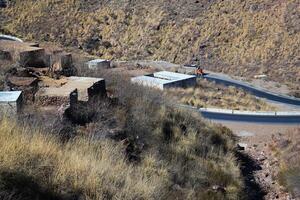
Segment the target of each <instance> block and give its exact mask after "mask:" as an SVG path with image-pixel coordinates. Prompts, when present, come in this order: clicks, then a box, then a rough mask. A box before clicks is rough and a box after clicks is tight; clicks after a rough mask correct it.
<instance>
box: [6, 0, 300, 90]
mask: <svg viewBox="0 0 300 200" xmlns="http://www.w3.org/2000/svg"><path fill="white" fill-rule="evenodd" d="M299 8H300V5H299V2H298V1H297V0H289V1H277V0H276V1H275V0H271V1H270V0H249V1H244V0H239V1H238V2H236V1H234V2H233V1H230V0H225V1H222V0H217V1H206V0H200V1H195V0H179V1H175V0H168V1H163V0H146V1H139V0H135V1H129V0H123V1H118V0H110V1H109V0H102V1H96V0H89V1H82V0H63V1H58V0H48V1H41V0H38V1H33V0H22V1H21V0H15V1H12V3H11V4H10V6H9V8H7V9H4V12H2V14H1V15H2V18H4V19H3V23H2V24H1V29H2V31H4V32H8V33H12V34H17V35H22V36H25V37H27V38H28V39H35V40H42V41H45V40H46V41H52V42H59V43H61V44H63V45H66V46H74V47H78V48H82V49H84V50H85V51H87V52H89V53H92V54H95V55H98V56H101V57H105V58H109V59H164V60H168V61H171V62H175V63H189V62H195V63H200V64H202V65H204V66H205V67H206V68H209V69H214V70H217V71H224V72H227V73H233V74H236V75H243V76H250V75H251V76H252V75H253V74H258V73H266V74H269V75H270V76H271V77H272V79H273V80H275V79H276V80H279V81H282V82H285V83H289V84H290V86H295V85H299V83H300V78H299V77H300V70H299V68H300V61H299V59H300V57H299V55H300V48H299V46H300V26H299V24H300V13H299ZM286 80H288V81H286ZM296 89H297V88H296ZM298 89H299V88H298Z"/></svg>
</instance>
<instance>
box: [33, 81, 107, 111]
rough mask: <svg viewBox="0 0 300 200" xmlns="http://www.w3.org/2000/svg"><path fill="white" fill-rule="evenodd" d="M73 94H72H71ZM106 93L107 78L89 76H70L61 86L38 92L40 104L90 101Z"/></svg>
mask: <svg viewBox="0 0 300 200" xmlns="http://www.w3.org/2000/svg"><path fill="white" fill-rule="evenodd" d="M71 94H72V95H71ZM105 95H106V86H105V80H104V79H101V78H89V77H75V76H72V77H68V78H67V82H66V83H65V84H64V85H62V86H61V87H45V88H41V89H40V90H39V91H38V92H37V93H36V100H37V102H38V103H39V104H40V105H62V104H70V102H76V100H75V99H74V96H76V98H77V101H85V102H87V101H89V100H91V99H92V98H94V97H97V96H105Z"/></svg>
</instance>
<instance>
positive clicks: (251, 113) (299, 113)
mask: <svg viewBox="0 0 300 200" xmlns="http://www.w3.org/2000/svg"><path fill="white" fill-rule="evenodd" d="M199 111H200V112H210V113H220V114H230V115H249V116H279V117H280V116H299V117H300V111H290V112H286V111H241V110H229V109H218V108H200V109H199Z"/></svg>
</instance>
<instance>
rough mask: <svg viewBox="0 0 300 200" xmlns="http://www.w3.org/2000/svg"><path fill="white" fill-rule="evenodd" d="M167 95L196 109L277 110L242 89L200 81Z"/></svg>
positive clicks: (168, 91)
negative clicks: (193, 85)
mask: <svg viewBox="0 0 300 200" xmlns="http://www.w3.org/2000/svg"><path fill="white" fill-rule="evenodd" d="M165 93H166V95H168V96H169V97H171V98H173V99H174V100H175V101H179V102H180V103H183V104H187V105H191V106H195V107H198V108H200V107H217V108H226V109H234V110H253V111H256V110H264V111H268V110H275V108H274V107H272V106H270V105H268V104H267V103H266V102H264V101H263V100H259V99H257V98H255V97H254V96H252V95H250V94H248V93H247V92H245V91H244V90H242V89H237V88H235V87H228V88H227V87H225V86H222V85H217V84H215V83H212V82H209V81H207V80H200V81H198V83H197V85H196V86H195V87H190V88H175V89H169V90H167V91H166V92H165Z"/></svg>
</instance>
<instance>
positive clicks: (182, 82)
mask: <svg viewBox="0 0 300 200" xmlns="http://www.w3.org/2000/svg"><path fill="white" fill-rule="evenodd" d="M196 80H197V77H196V76H192V75H186V74H180V73H175V72H169V71H161V72H156V73H153V74H150V75H146V76H138V77H134V78H132V79H131V82H133V83H138V84H141V85H144V86H148V87H154V88H158V89H161V90H163V89H166V88H174V87H190V86H194V85H195V84H196Z"/></svg>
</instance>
